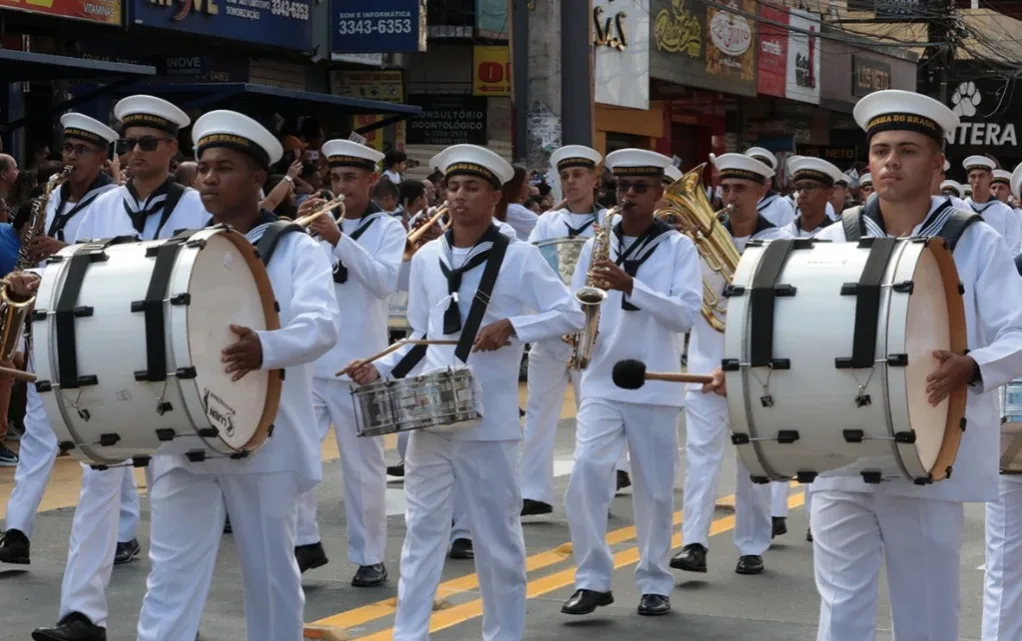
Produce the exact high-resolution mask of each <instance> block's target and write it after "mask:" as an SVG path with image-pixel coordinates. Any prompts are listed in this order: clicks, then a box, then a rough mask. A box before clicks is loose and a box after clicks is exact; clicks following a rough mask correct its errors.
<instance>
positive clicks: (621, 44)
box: [593, 7, 628, 51]
mask: <svg viewBox="0 0 1022 641" xmlns="http://www.w3.org/2000/svg"><path fill="white" fill-rule="evenodd" d="M627 17H628V13H627V12H625V11H618V12H617V14H616V15H615V16H614V17H613V18H611V17H610V16H605V15H604V11H603V7H594V8H593V29H594V30H595V31H596V33H595V34H593V45H594V46H597V47H610V48H611V49H617V50H618V51H624V50H625V49H626V48H627V47H628V34H627V33H626V32H625V19H626V18H627Z"/></svg>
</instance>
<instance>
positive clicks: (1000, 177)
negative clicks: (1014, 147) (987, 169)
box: [990, 169, 1022, 251]
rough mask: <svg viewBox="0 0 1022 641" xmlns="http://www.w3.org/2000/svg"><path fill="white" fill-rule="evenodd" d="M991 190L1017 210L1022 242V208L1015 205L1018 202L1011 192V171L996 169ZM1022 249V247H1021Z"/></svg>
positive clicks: (991, 182)
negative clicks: (1021, 216) (1021, 215)
mask: <svg viewBox="0 0 1022 641" xmlns="http://www.w3.org/2000/svg"><path fill="white" fill-rule="evenodd" d="M990 192H991V193H992V194H993V195H994V198H996V199H997V200H999V201H1001V202H1002V203H1004V204H1005V205H1007V206H1008V207H1009V208H1010V209H1011V210H1012V211H1014V212H1015V217H1016V218H1015V220H1016V221H1018V222H1019V225H1020V231H1019V233H1020V237H1019V243H1020V244H1022V218H1020V217H1019V216H1020V214H1022V210H1020V209H1019V208H1018V207H1016V206H1015V204H1016V203H1017V202H1018V201H1016V200H1015V197H1014V196H1013V195H1012V193H1011V172H1009V171H1006V170H1004V169H995V170H994V179H993V180H991V181H990ZM1019 249H1020V251H1022V247H1020V248H1019Z"/></svg>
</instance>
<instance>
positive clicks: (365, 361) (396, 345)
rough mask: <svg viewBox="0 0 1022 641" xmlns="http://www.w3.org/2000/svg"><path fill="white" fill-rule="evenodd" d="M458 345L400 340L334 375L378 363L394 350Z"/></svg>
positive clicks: (348, 372)
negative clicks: (420, 346) (410, 346)
mask: <svg viewBox="0 0 1022 641" xmlns="http://www.w3.org/2000/svg"><path fill="white" fill-rule="evenodd" d="M457 344H458V341H428V340H422V339H411V338H406V339H404V340H400V341H398V342H396V343H393V344H391V345H390V346H389V347H387V349H385V350H383V351H382V352H379V353H376V354H373V355H372V356H370V357H369V358H363V359H362V360H359V361H355V362H354V363H352V364H351V365H348V366H347V367H345V368H344V369H342V370H339V371H338V372H337V373H336V374H334V376H344V375H345V374H350V373H351V370H353V369H355V368H357V367H362V366H363V365H368V364H369V363H372V362H373V361H378V360H380V359H381V358H383V357H384V356H386V355H387V354H390V353H391V352H393V351H394V350H397V349H400V348H402V347H404V346H405V345H457Z"/></svg>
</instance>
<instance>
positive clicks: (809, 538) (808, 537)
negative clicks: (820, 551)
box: [806, 527, 813, 543]
mask: <svg viewBox="0 0 1022 641" xmlns="http://www.w3.org/2000/svg"><path fill="white" fill-rule="evenodd" d="M806 541H809V542H810V543H812V542H813V528H811V527H807V528H806Z"/></svg>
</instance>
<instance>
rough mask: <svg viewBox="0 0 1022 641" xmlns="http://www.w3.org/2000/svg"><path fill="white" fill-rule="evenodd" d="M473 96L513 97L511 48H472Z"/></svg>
mask: <svg viewBox="0 0 1022 641" xmlns="http://www.w3.org/2000/svg"><path fill="white" fill-rule="evenodd" d="M472 70H473V71H472V95H473V96H510V95H511V50H510V48H509V47H490V46H477V47H473V48H472Z"/></svg>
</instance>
